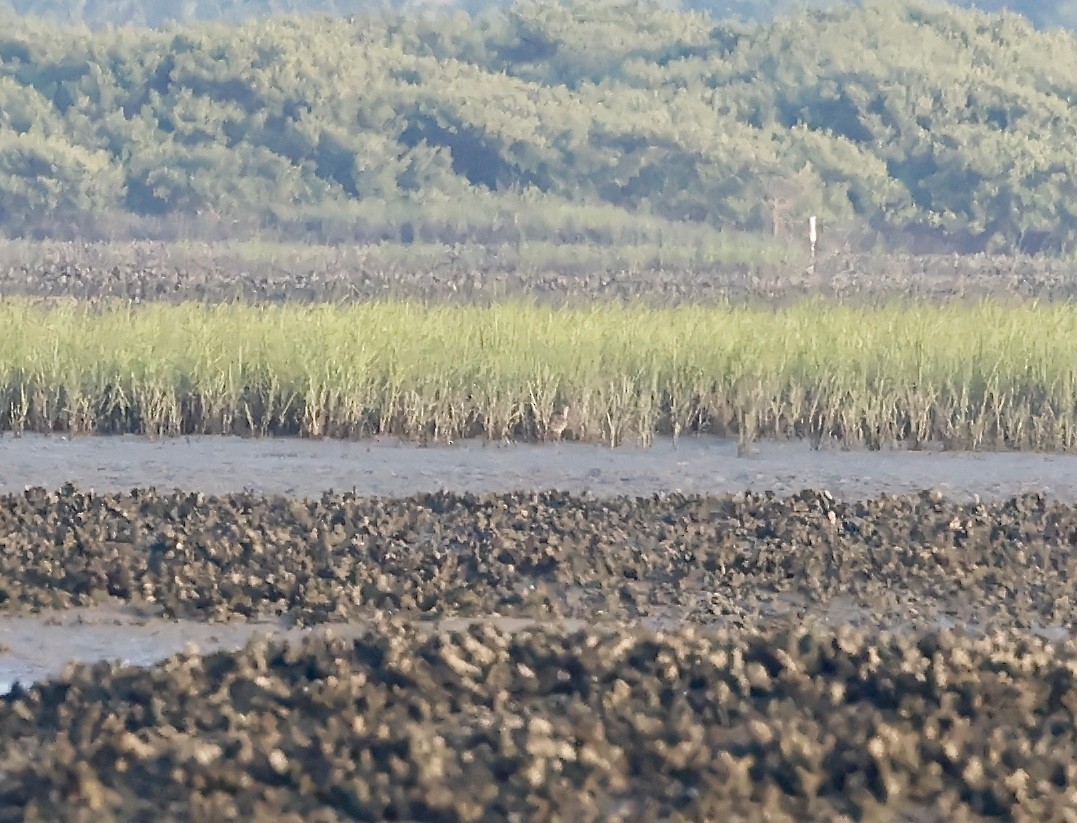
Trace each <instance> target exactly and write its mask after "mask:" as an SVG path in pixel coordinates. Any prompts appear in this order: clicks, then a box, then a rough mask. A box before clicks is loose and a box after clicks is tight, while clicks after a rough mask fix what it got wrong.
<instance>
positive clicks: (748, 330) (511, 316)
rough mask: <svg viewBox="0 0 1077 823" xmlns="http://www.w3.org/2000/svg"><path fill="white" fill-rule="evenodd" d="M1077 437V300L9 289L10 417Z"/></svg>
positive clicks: (34, 421)
mask: <svg viewBox="0 0 1077 823" xmlns="http://www.w3.org/2000/svg"><path fill="white" fill-rule="evenodd" d="M565 405H569V406H570V407H571V415H570V416H571V423H570V426H569V429H568V432H567V433H566V436H568V437H572V438H575V439H581V440H589V441H597V442H603V443H607V444H610V445H616V444H620V443H635V442H640V443H644V444H646V443H649V442H650V441H651V440H652V438H653V437H654V436H655V435H656V434H666V435H668V434H673V435H674V436H679V435H681V434H684V433H688V432H695V431H706V432H714V433H717V434H723V435H731V436H732V435H735V436H737V437H739V438H741V439H742V440H745V441H750V440H755V439H757V438H765V437H782V438H784V437H804V438H810V439H811V440H812V441H813V442H815V443H816V444H820V443H823V442H828V441H829V440H830V439H831V438H837V439H838V441H840V442H842V443H844V444H846V445H850V446H867V447H869V448H877V447H882V446H885V445H888V444H891V443H895V442H898V441H901V442H905V443H908V444H911V445H913V446H915V445H917V444H923V443H927V442H929V441H934V442H941V443H943V444H945V445H947V446H949V447H953V448H980V447H983V448H988V447H991V448H994V447H1010V448H1031V449H1045V450H1059V451H1071V450H1074V449H1075V445H1077V307H1073V306H1070V305H1066V304H1042V305H1041V304H1034V303H1010V304H1003V303H1000V302H990V301H988V302H981V303H976V304H972V305H968V304H961V305H959V304H957V303H952V304H947V305H943V306H933V305H929V304H908V303H906V304H894V305H889V306H880V307H874V308H866V307H849V306H839V305H830V304H825V303H820V302H808V303H803V304H798V305H796V306H792V307H787V308H781V309H769V308H745V307H690V306H689V307H681V308H670V309H649V308H644V307H636V306H625V305H599V306H593V307H587V308H565V307H550V306H542V305H537V304H527V303H508V304H500V305H495V306H492V307H465V306H433V307H429V306H421V305H416V304H407V303H400V302H381V303H363V304H355V305H325V304H320V305H293V304H287V305H275V306H254V305H246V304H227V305H215V306H207V305H201V304H181V305H166V304H148V305H132V304H127V303H98V304H87V303H76V302H73V301H53V302H46V301H32V300H28V299H8V300H4V301H0V429H4V430H13V431H16V432H25V431H64V432H70V433H84V432H139V433H145V434H151V435H158V436H166V435H178V434H185V433H233V434H241V435H271V434H298V435H303V436H309V437H345V438H357V437H364V436H370V435H375V434H392V435H398V436H401V437H405V438H416V439H424V440H430V441H446V440H451V439H457V438H463V437H473V436H484V437H488V438H491V439H498V440H499V439H505V438H516V439H519V438H522V439H530V438H536V439H542V438H544V437H545V436H546V433H547V426H548V423H549V421H550V419H551V417H552V416H553V415H554V414H555V413H556V412H558V411H560V410H561V409H562V408H563V406H565Z"/></svg>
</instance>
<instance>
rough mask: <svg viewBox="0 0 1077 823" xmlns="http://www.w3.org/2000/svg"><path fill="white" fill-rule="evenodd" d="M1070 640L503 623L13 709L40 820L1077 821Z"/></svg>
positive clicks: (382, 636)
mask: <svg viewBox="0 0 1077 823" xmlns="http://www.w3.org/2000/svg"><path fill="white" fill-rule="evenodd" d="M1075 671H1077V646H1075V645H1074V644H1073V643H1072V642H1070V643H1066V644H1059V643H1050V642H1047V641H1044V640H1038V639H1030V638H1028V637H1019V636H1015V635H1012V634H999V635H993V636H991V637H989V638H981V639H970V638H968V637H961V636H957V635H954V634H952V633H950V632H945V631H944V632H929V633H926V634H923V635H920V636H917V637H912V636H909V635H892V634H883V635H873V634H870V633H866V632H862V631H856V630H850V629H845V630H836V631H829V632H821V631H811V630H805V629H783V630H779V631H776V632H756V631H752V630H723V631H720V632H718V633H715V634H711V635H704V634H700V633H699V632H697V631H693V630H691V629H680V630H678V631H675V632H670V633H653V632H650V631H647V630H643V629H630V628H620V629H610V630H606V629H590V630H586V631H581V632H578V633H571V634H568V633H559V632H547V631H541V630H539V631H531V632H524V633H518V634H509V633H506V632H503V631H499V630H497V629H495V628H492V627H489V626H476V627H472V628H471V629H469V630H466V631H458V632H453V633H443V634H438V635H435V636H433V637H423V636H421V635H419V634H418V633H416V632H414V631H411V630H408V629H403V628H394V627H391V626H386V627H381V628H378V629H375V630H371V631H370V632H368V633H367V634H365V635H363V636H361V637H359V638H358V639H354V640H342V639H324V638H320V639H312V640H308V641H305V642H303V643H300V644H297V645H292V646H289V647H284V646H279V645H274V644H267V643H264V642H262V643H254V644H251V645H249V646H248V647H246V648H245V649H244V650H243V651H240V652H238V653H232V654H224V653H221V654H215V655H211V656H208V657H201V656H197V655H194V656H191V655H181V656H177V657H174V658H171V659H170V660H168V661H166V662H165V663H163V664H161V665H159V666H157V667H155V668H152V669H122V668H117V667H114V666H110V665H108V664H100V665H97V666H94V667H88V666H81V667H77V668H72V669H71V670H70V671H68V672H67V673H66V674H65V675H64V676H63V677H61V678H59V679H57V680H55V681H53V682H50V683H48V684H44V685H37V686H33V687H31V688H30V689H27V690H23V689H18V690H17V691H16V692H14V693H13V694H11V695H9V696H8V697H7V698H5V699H3V700H2V701H0V740H2V742H0V817H3V819H26V820H50V821H56V820H74V819H90V818H91V817H92V818H93V819H95V820H108V819H124V820H150V819H154V820H168V819H189V820H226V819H253V820H288V821H299V820H303V821H335V820H431V821H455V820H565V819H574V820H657V819H678V820H683V819H694V820H730V821H736V820H741V821H755V820H762V819H766V820H774V821H784V820H836V819H842V820H848V819H858V820H946V821H961V820H977V819H981V818H982V817H992V818H1004V819H1010V820H1068V819H1072V816H1073V814H1074V811H1075V809H1077V789H1075V785H1077V758H1075V755H1077V752H1075V739H1077V738H1075V735H1074V720H1073V718H1074V712H1075V711H1077V685H1075V678H1074V672H1075Z"/></svg>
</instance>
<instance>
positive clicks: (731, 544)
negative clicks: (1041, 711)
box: [0, 485, 1077, 635]
mask: <svg viewBox="0 0 1077 823" xmlns="http://www.w3.org/2000/svg"><path fill="white" fill-rule="evenodd" d="M0 535H3V537H2V538H0V546H2V548H3V551H2V552H0V608H5V609H7V610H9V611H15V612H18V611H27V610H37V609H49V608H63V607H68V606H89V605H93V604H95V603H105V602H115V601H116V600H117V599H118V600H120V601H124V602H127V603H131V604H135V605H138V604H142V605H144V606H145V607H146V608H147V610H148V611H149V610H152V611H153V612H154V613H163V614H164V615H165V616H168V617H195V618H204V619H212V620H224V619H228V618H232V617H266V616H274V615H276V616H283V617H285V618H287V619H288V620H289V621H292V622H296V623H304V624H309V623H322V622H331V621H343V620H355V619H360V620H361V619H365V618H368V617H370V616H371V615H372V614H383V613H388V614H400V615H403V616H408V617H411V618H415V619H428V620H437V619H441V618H445V617H489V616H492V615H499V616H502V617H527V618H540V619H541V618H551V619H552V618H559V619H564V618H570V619H582V620H585V621H590V622H595V621H603V620H622V619H629V620H641V621H644V622H646V623H647V625H649V626H651V627H657V628H663V627H666V626H678V625H681V624H682V623H684V622H685V621H690V622H695V623H699V624H705V625H712V626H728V625H732V626H751V627H761V626H763V627H766V626H781V625H789V624H793V625H800V624H801V623H804V622H806V621H807V622H820V623H829V624H834V625H836V624H852V625H863V626H871V627H875V628H880V629H887V630H898V629H906V628H909V629H912V628H917V629H922V628H937V627H949V626H957V627H959V628H962V629H964V630H968V631H973V632H986V631H990V630H993V629H996V628H1023V629H1031V630H1034V631H1036V632H1040V633H1043V634H1046V635H1052V634H1057V635H1064V634H1068V633H1070V632H1071V631H1072V630H1073V627H1074V625H1075V621H1077V595H1075V594H1074V583H1075V580H1077V552H1074V548H1073V547H1074V545H1077V506H1073V505H1066V504H1062V503H1058V502H1053V501H1051V500H1048V499H1047V498H1045V497H1043V496H1041V495H1026V496H1022V497H1018V498H1012V499H1010V500H1009V501H1006V502H999V503H974V502H970V503H963V504H962V503H955V502H952V501H947V500H945V499H943V498H942V497H941V495H938V494H937V493H931V492H924V493H921V494H919V495H913V496H906V497H894V498H889V497H885V496H884V497H880V498H878V499H874V500H863V501H842V500H837V499H835V498H834V497H832V496H831V495H830V494H829V493H827V492H813V491H806V492H801V493H799V494H795V495H793V496H790V497H785V498H779V497H777V496H774V495H770V494H762V495H761V494H741V495H731V496H723V497H708V496H686V495H665V496H658V495H656V496H654V497H650V498H628V497H622V498H614V499H595V498H591V497H588V496H575V495H570V494H567V493H561V492H544V493H512V494H491V495H483V496H475V495H468V494H463V495H458V494H452V493H448V492H440V493H434V494H422V495H416V496H413V497H409V498H401V499H392V498H364V497H360V496H357V495H354V494H333V493H326V494H324V495H323V496H322V497H321V498H320V499H315V500H310V499H308V500H301V499H293V498H286V497H265V496H260V495H256V494H251V493H244V494H232V495H227V496H223V497H207V496H204V495H201V494H196V493H192V494H186V493H171V494H160V493H157V492H155V491H138V490H136V491H132V492H130V493H127V494H100V495H97V494H93V493H85V492H81V491H79V490H77V489H76V488H75V487H73V486H70V485H68V486H64V487H63V488H62V489H61V490H59V491H58V492H49V491H46V490H44V489H30V490H27V491H26V492H24V493H20V494H16V495H8V496H4V497H0Z"/></svg>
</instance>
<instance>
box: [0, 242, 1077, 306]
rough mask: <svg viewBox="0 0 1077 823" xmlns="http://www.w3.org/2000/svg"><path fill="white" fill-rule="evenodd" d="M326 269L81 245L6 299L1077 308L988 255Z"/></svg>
mask: <svg viewBox="0 0 1077 823" xmlns="http://www.w3.org/2000/svg"><path fill="white" fill-rule="evenodd" d="M330 251H331V253H330V255H329V256H328V257H327V258H326V259H324V260H319V261H318V262H317V263H313V262H311V261H304V260H303V258H302V257H301V256H299V257H296V258H295V259H282V260H280V261H278V262H270V261H250V260H244V259H242V258H241V257H235V256H230V255H229V254H228V252H227V248H226V247H225V249H224V250H219V249H217V248H216V247H213V246H207V247H200V248H199V251H198V253H197V254H195V253H184V252H183V251H182V250H180V249H176V248H173V247H170V246H169V245H168V244H132V246H131V250H130V251H129V252H127V253H121V251H117V250H109V249H107V248H103V249H98V248H96V247H93V246H87V247H82V246H78V245H76V244H72V245H71V246H70V247H60V248H59V249H53V251H52V252H51V253H50V254H49V255H48V256H47V257H46V258H45V259H41V260H35V261H34V262H25V261H20V260H19V259H18V255H15V256H12V252H10V251H7V250H3V249H0V297H2V296H10V295H32V296H42V297H61V296H62V297H75V298H78V299H89V300H95V299H103V298H119V299H124V300H136V301H156V300H160V301H172V302H178V301H183V300H198V301H211V302H218V301H226V300H236V299H240V300H249V301H258V302H263V301H264V302H283V301H293V302H294V301H348V300H372V299H384V298H389V297H393V298H400V299H418V300H424V301H441V300H449V301H461V302H468V303H474V302H480V303H481V302H485V301H491V300H502V299H506V298H521V297H526V298H537V299H542V300H552V301H555V302H573V301H584V302H590V301H594V300H596V299H599V300H641V301H644V302H646V303H649V304H654V305H672V304H678V303H714V302H725V301H730V300H732V301H765V302H777V303H781V302H785V301H795V300H798V299H801V298H803V297H806V296H821V297H838V298H841V299H847V300H850V301H856V300H877V299H889V298H943V297H965V298H975V297H980V296H986V295H996V296H1006V295H1009V296H1014V297H1037V298H1040V299H1071V298H1074V297H1077V277H1074V273H1073V270H1072V266H1070V265H1068V264H1066V263H1065V262H1060V261H1052V260H1049V259H1044V258H1032V257H1003V256H994V257H993V256H987V255H965V256H957V255H930V256H926V255H925V256H913V255H886V256H879V255H864V254H842V255H837V256H833V257H826V258H822V259H820V260H819V261H818V263H817V264H816V266H815V267H814V269H812V270H805V268H804V266H803V265H801V264H799V263H797V264H789V265H780V266H779V265H762V266H752V265H728V266H718V267H714V266H706V265H702V266H697V267H693V268H691V269H682V268H677V269H672V268H671V269H667V268H653V269H643V270H640V271H601V270H593V269H590V268H588V269H586V270H579V269H576V268H562V269H556V268H553V269H536V270H515V269H511V270H510V269H506V267H505V266H504V264H503V263H501V262H500V261H499V260H498V259H497V258H496V256H495V257H493V258H492V259H490V260H489V261H488V263H487V264H483V265H482V266H481V267H480V268H475V267H473V266H462V265H458V264H456V263H454V262H453V261H452V259H451V255H449V254H448V253H447V254H446V260H445V262H444V263H443V264H442V265H439V266H436V267H433V268H432V267H430V266H428V265H419V266H410V267H409V266H403V265H395V264H394V265H378V264H371V263H370V262H369V261H368V260H367V259H366V257H365V255H364V253H363V251H362V250H361V249H349V248H347V247H343V248H341V249H340V250H338V251H332V250H330Z"/></svg>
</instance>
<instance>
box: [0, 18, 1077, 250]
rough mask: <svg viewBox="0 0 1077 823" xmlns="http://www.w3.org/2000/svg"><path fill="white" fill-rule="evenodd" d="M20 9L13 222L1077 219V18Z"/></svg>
mask: <svg viewBox="0 0 1077 823" xmlns="http://www.w3.org/2000/svg"><path fill="white" fill-rule="evenodd" d="M5 22H6V34H5V35H4V37H3V38H0V195H2V196H3V197H4V200H3V205H2V211H0V221H2V222H0V225H2V227H3V228H4V229H5V230H6V231H8V232H18V233H26V232H31V233H32V232H38V233H41V232H63V231H71V230H76V231H79V232H90V233H92V232H94V231H101V232H106V231H107V232H115V231H116V227H117V226H120V227H125V230H131V231H151V230H157V229H160V227H161V226H168V227H169V230H170V231H178V229H176V228H175V227H177V226H184V225H194V226H204V225H207V224H208V223H212V222H213V221H214V220H216V221H217V224H218V225H219V226H220V227H223V228H221V229H220V230H221V231H226V230H230V229H229V227H233V226H234V227H236V228H235V230H236V231H240V230H242V231H250V230H254V229H257V228H258V227H263V228H272V229H273V230H274V231H277V232H282V233H285V234H294V235H296V236H302V237H308V236H311V233H312V232H313V233H315V235H320V236H323V237H335V238H342V239H343V238H363V239H379V238H385V239H396V240H405V241H409V240H415V241H421V240H430V241H434V240H436V241H439V242H453V241H454V240H458V239H480V240H481V239H490V238H493V239H499V240H502V241H504V240H506V239H508V240H513V241H516V240H519V241H520V242H524V241H526V240H527V239H532V240H542V239H547V240H550V241H558V240H562V239H571V238H579V237H586V238H588V239H592V240H600V241H603V242H634V239H635V240H638V239H639V238H643V237H646V238H650V239H652V240H653V239H655V238H658V237H662V238H668V237H670V236H673V234H674V233H675V232H674V229H673V227H676V226H694V227H699V229H700V230H701V231H711V232H720V231H724V230H729V229H737V230H744V231H755V232H760V233H763V234H766V235H779V236H788V235H789V234H790V233H791V232H794V231H797V232H799V231H800V229H797V228H796V227H798V226H802V225H803V224H804V223H805V222H806V220H807V217H808V216H809V215H811V214H816V215H818V216H819V217H820V218H821V219H822V220H823V221H824V222H825V223H826V224H827V225H828V226H829V227H830V229H831V230H833V229H834V228H835V227H838V228H841V229H842V230H849V231H853V232H860V233H861V234H863V233H865V232H872V233H879V234H882V235H885V236H889V237H890V238H893V239H894V240H895V241H899V240H900V238H901V237H902V236H904V235H908V236H914V237H923V236H925V235H930V236H932V237H933V242H935V243H937V244H944V245H949V246H951V247H953V248H956V249H968V250H974V249H986V248H1025V249H1035V250H1041V249H1042V250H1052V249H1053V250H1062V249H1072V248H1073V247H1074V241H1075V240H1077V215H1075V213H1074V212H1075V207H1074V206H1073V205H1072V204H1073V203H1074V193H1075V192H1074V180H1077V168H1075V160H1074V158H1075V157H1077V132H1075V125H1074V123H1075V120H1074V118H1073V115H1072V110H1073V101H1074V99H1075V98H1077V39H1075V38H1074V36H1073V35H1072V34H1069V33H1066V32H1063V31H1051V32H1040V31H1037V30H1036V29H1035V28H1034V27H1033V25H1032V24H1031V23H1030V22H1029V21H1028V20H1026V19H1025V18H1022V17H1020V16H1017V15H1014V14H987V13H983V12H974V11H962V10H958V9H955V8H953V7H946V6H942V5H939V4H926V3H916V2H913V3H893V2H868V3H865V4H863V5H861V6H843V7H840V8H834V9H829V10H826V9H814V8H813V9H805V10H802V11H799V12H797V13H795V14H790V15H786V16H782V17H779V18H777V19H775V20H774V21H772V22H770V23H767V24H765V25H759V24H747V23H738V22H735V21H729V20H724V21H723V20H718V19H715V18H713V17H711V16H709V15H708V14H705V13H701V12H696V11H683V10H678V9H676V8H672V7H669V6H666V5H662V4H660V3H658V2H649V0H551V1H550V2H545V1H544V2H538V0H521V2H519V3H517V4H516V5H513V6H512V7H511V8H509V9H507V10H506V11H504V12H498V13H494V12H485V13H483V14H481V15H480V16H478V17H475V18H473V17H470V16H468V15H466V14H464V13H462V12H460V11H457V10H453V9H448V10H441V11H429V12H424V13H420V12H417V11H409V12H407V13H397V12H392V11H383V12H377V13H373V12H371V13H367V14H363V15H360V16H356V17H354V18H352V19H348V20H341V19H334V18H331V17H323V16H307V17H289V16H276V17H270V18H267V19H264V20H256V21H249V22H246V23H244V24H242V25H230V24H226V23H221V22H213V23H197V24H189V25H183V26H180V27H173V28H169V29H164V30H159V31H157V30H148V29H138V28H130V27H125V28H119V29H107V30H103V31H98V32H94V31H91V30H90V29H88V28H85V27H82V26H70V27H61V28H57V27H55V26H53V25H48V24H45V23H42V22H40V21H38V22H35V21H33V20H31V19H16V18H9V19H8V20H6V21H5ZM589 220H590V224H589V223H588V221H589ZM184 221H187V222H184ZM154 227H157V229H155V228H154ZM663 242H664V241H663Z"/></svg>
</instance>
